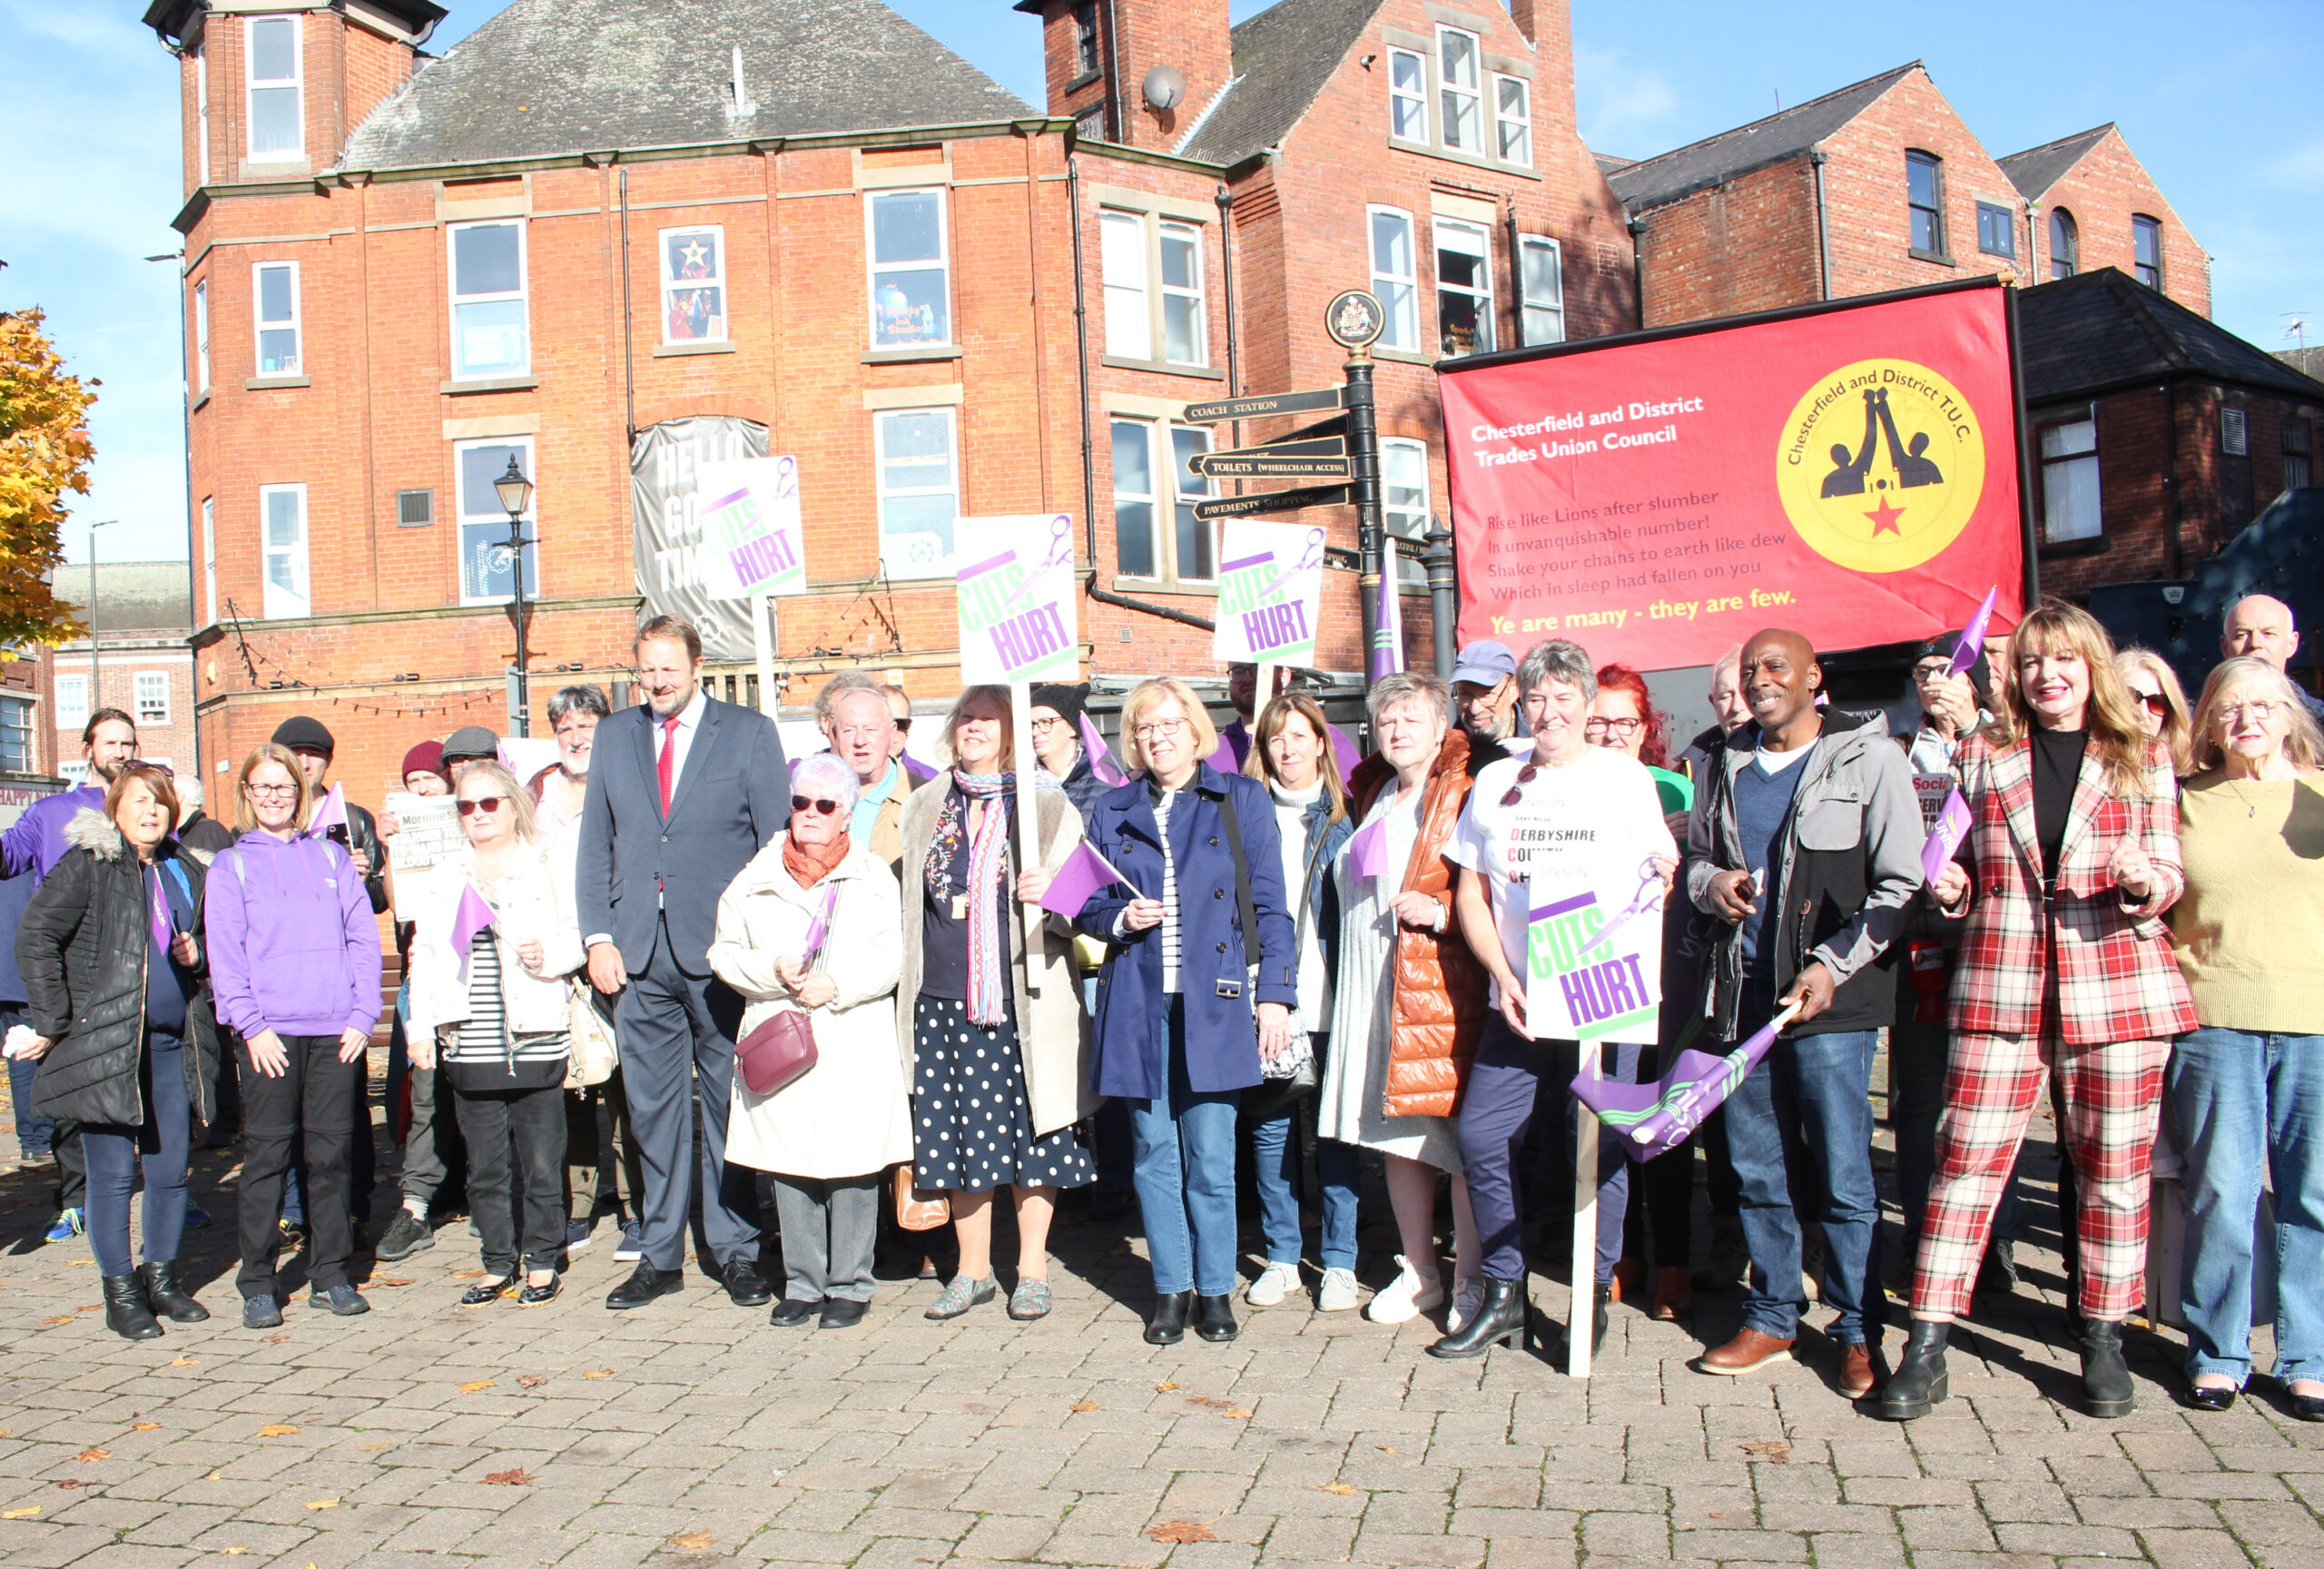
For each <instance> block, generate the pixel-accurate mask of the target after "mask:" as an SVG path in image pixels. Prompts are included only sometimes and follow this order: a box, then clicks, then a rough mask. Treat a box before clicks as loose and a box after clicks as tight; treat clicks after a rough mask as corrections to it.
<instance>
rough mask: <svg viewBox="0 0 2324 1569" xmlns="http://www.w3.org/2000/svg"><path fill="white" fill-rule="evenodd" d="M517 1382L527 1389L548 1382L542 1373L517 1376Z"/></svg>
mask: <svg viewBox="0 0 2324 1569" xmlns="http://www.w3.org/2000/svg"><path fill="white" fill-rule="evenodd" d="M547 1382H548V1377H547V1375H546V1374H542V1373H527V1374H524V1375H522V1376H521V1377H518V1378H517V1383H519V1384H521V1385H523V1386H525V1387H526V1388H527V1389H537V1388H539V1387H540V1386H542V1385H544V1384H546V1383H547Z"/></svg>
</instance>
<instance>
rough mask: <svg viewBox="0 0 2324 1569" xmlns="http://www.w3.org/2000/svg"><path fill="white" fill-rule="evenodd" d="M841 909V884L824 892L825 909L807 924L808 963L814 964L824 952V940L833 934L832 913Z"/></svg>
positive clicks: (831, 886)
mask: <svg viewBox="0 0 2324 1569" xmlns="http://www.w3.org/2000/svg"><path fill="white" fill-rule="evenodd" d="M838 908H839V884H838V883H832V884H830V885H829V886H827V887H825V888H824V890H823V907H822V909H821V910H818V911H816V912H815V916H814V919H813V920H812V921H810V922H808V923H807V962H808V963H810V964H812V963H813V962H815V959H816V957H817V956H818V955H820V954H821V953H822V951H823V939H824V938H826V937H828V936H830V935H831V933H832V911H834V910H836V909H838Z"/></svg>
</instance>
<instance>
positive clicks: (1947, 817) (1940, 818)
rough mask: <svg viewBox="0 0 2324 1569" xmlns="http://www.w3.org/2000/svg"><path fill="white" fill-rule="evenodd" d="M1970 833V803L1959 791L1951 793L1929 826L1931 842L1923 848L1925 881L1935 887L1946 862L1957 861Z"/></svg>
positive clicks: (1928, 841)
mask: <svg viewBox="0 0 2324 1569" xmlns="http://www.w3.org/2000/svg"><path fill="white" fill-rule="evenodd" d="M1968 833H1969V804H1968V803H1967V802H1966V801H1964V800H1963V799H1961V792H1960V791H1959V790H1957V789H1955V790H1953V791H1950V792H1948V793H1947V794H1946V795H1945V805H1944V808H1943V809H1942V810H1940V811H1939V812H1938V813H1937V814H1936V821H1935V823H1934V824H1930V826H1929V831H1928V840H1927V842H1926V843H1925V844H1922V846H1921V881H1922V882H1924V883H1930V884H1932V885H1933V884H1935V882H1936V874H1937V873H1940V872H1942V871H1944V870H1945V863H1946V862H1948V861H1950V860H1952V859H1953V853H1954V852H1955V850H1958V849H1960V848H1961V841H1962V840H1963V839H1964V838H1965V837H1967V835H1968Z"/></svg>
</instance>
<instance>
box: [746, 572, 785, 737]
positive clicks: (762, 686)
mask: <svg viewBox="0 0 2324 1569" xmlns="http://www.w3.org/2000/svg"><path fill="white" fill-rule="evenodd" d="M776 614H777V611H776V607H775V599H774V596H773V595H772V594H753V595H752V596H751V651H752V653H753V655H754V656H756V658H757V660H758V667H759V712H760V713H762V714H763V715H766V716H767V717H768V718H770V719H772V718H773V717H774V714H775V710H776V709H777V708H779V707H781V706H782V705H781V704H779V703H777V702H776V701H775V691H774V625H773V623H774V617H775V616H776Z"/></svg>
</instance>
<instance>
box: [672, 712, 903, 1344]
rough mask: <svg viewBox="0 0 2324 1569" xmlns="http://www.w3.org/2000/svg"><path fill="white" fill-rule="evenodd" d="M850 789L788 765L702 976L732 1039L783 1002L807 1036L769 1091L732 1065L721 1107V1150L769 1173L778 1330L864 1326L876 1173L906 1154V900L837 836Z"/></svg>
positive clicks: (835, 774)
mask: <svg viewBox="0 0 2324 1569" xmlns="http://www.w3.org/2000/svg"><path fill="white" fill-rule="evenodd" d="M861 789H862V785H861V783H860V781H859V780H858V778H857V775H856V772H855V770H854V768H853V767H852V766H850V765H848V764H847V763H845V762H843V761H842V760H841V758H839V757H838V756H837V755H834V754H832V753H829V752H819V753H817V754H815V755H813V756H811V757H809V758H807V759H805V760H804V761H803V762H802V763H801V764H800V765H799V766H798V769H797V770H796V771H795V772H794V773H793V775H791V792H792V794H791V825H790V826H789V827H788V828H786V829H785V830H784V831H783V833H781V834H776V835H775V837H774V839H773V842H772V843H771V844H768V845H767V847H766V848H765V849H763V850H762V851H760V852H759V853H758V854H757V855H756V856H754V857H753V859H752V861H751V863H750V864H749V865H747V866H745V867H743V870H742V873H741V874H740V875H738V876H737V877H736V878H735V879H734V882H733V883H730V884H728V886H727V889H726V892H725V894H724V896H723V897H722V898H720V900H719V901H718V927H717V933H716V935H715V936H714V937H713V938H712V939H711V943H710V968H711V971H712V972H713V973H714V974H715V975H716V976H717V977H718V978H719V979H720V980H721V981H724V982H726V984H727V985H729V986H731V987H733V988H734V991H735V992H737V993H738V994H740V995H741V997H742V999H743V1003H744V1008H743V1028H742V1031H741V1032H740V1034H739V1035H738V1036H737V1039H743V1038H745V1037H747V1036H748V1035H749V1034H750V1032H751V1031H754V1030H756V1029H757V1028H758V1027H759V1026H760V1025H762V1024H763V1023H765V1022H766V1021H768V1020H769V1019H771V1018H773V1016H774V1015H775V1014H777V1013H785V1012H800V1013H805V1014H806V1015H807V1016H808V1018H809V1020H810V1021H811V1023H812V1028H813V1030H814V1032H815V1065H814V1066H813V1067H812V1068H811V1069H809V1070H808V1071H806V1072H805V1073H804V1074H803V1075H802V1076H801V1077H799V1078H798V1079H796V1080H794V1081H792V1082H791V1083H789V1084H786V1085H784V1086H783V1087H782V1088H781V1089H778V1090H772V1091H770V1092H769V1093H767V1094H764V1095H759V1094H753V1092H752V1090H751V1088H750V1086H749V1085H748V1084H746V1083H745V1082H744V1081H743V1075H742V1072H741V1071H740V1069H739V1067H738V1069H737V1071H736V1072H735V1075H734V1088H733V1090H731V1091H730V1092H729V1095H730V1101H729V1104H730V1108H731V1109H730V1110H728V1112H727V1116H726V1159H729V1160H731V1161H733V1162H734V1163H735V1164H737V1165H740V1166H747V1167H749V1168H751V1169H753V1170H757V1171H765V1172H770V1173H772V1174H773V1178H774V1206H775V1213H776V1215H777V1217H778V1218H779V1219H781V1221H782V1223H783V1271H784V1274H785V1276H786V1277H787V1278H786V1280H785V1283H784V1286H783V1300H782V1301H780V1302H777V1303H776V1304H775V1305H774V1312H773V1317H772V1318H771V1319H770V1322H772V1323H773V1324H776V1325H778V1326H780V1327H785V1328H793V1329H796V1328H803V1327H805V1326H806V1325H807V1324H808V1323H809V1322H810V1321H817V1322H820V1324H821V1326H822V1327H823V1328H825V1329H840V1328H845V1327H848V1326H850V1325H853V1324H859V1323H861V1322H862V1319H863V1310H864V1308H865V1307H867V1306H869V1305H870V1303H871V1301H872V1297H873V1295H874V1294H875V1293H876V1292H877V1291H878V1289H879V1288H878V1285H877V1283H876V1282H875V1281H874V1280H873V1279H872V1247H873V1245H874V1244H875V1243H876V1242H877V1241H878V1239H879V1232H880V1226H879V1222H880V1174H881V1171H882V1170H883V1169H886V1168H887V1167H890V1166H892V1165H894V1164H896V1163H897V1162H898V1161H901V1160H909V1159H911V1108H910V1106H909V1104H908V1103H907V1102H906V1100H905V1098H904V1073H903V1065H902V1063H901V1061H898V1059H897V1056H896V978H897V976H898V975H899V974H900V973H901V969H902V964H903V903H902V899H901V895H900V894H899V893H898V892H897V888H896V877H895V873H892V872H891V871H889V870H888V863H887V862H886V860H885V859H883V858H882V857H881V856H880V855H879V854H876V853H875V852H874V851H873V850H872V845H871V844H869V843H868V842H866V843H863V844H857V843H855V842H854V841H853V840H852V838H851V837H850V835H849V834H848V820H849V814H852V812H853V811H854V810H855V803H856V798H857V795H858V794H859V793H860V792H861ZM905 799H906V800H907V801H909V800H910V799H911V798H910V797H909V796H907V797H906V798H905Z"/></svg>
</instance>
